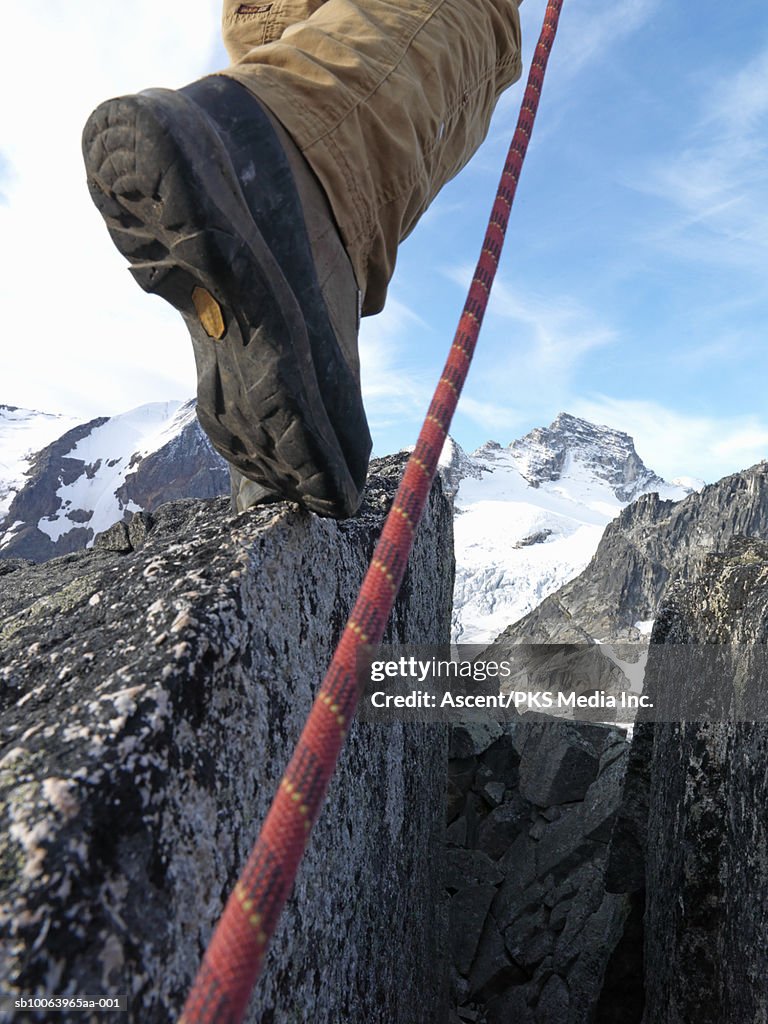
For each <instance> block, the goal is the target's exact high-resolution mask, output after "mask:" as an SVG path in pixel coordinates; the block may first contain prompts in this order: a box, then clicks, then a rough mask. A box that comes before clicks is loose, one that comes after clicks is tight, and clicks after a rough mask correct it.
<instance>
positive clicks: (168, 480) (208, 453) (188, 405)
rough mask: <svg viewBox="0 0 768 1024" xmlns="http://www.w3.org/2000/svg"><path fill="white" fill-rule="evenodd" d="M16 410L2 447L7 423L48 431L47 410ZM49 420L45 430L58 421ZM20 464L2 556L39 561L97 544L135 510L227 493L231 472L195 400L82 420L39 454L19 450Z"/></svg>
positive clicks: (2, 523)
mask: <svg viewBox="0 0 768 1024" xmlns="http://www.w3.org/2000/svg"><path fill="white" fill-rule="evenodd" d="M5 408H6V409H7V408H8V407H5ZM14 412H15V414H16V416H15V418H13V419H12V418H11V417H9V416H8V415H7V414H6V416H5V418H4V419H3V420H2V421H0V444H2V448H3V450H4V451H5V450H6V443H7V440H8V433H9V425H12V426H14V427H15V428H16V430H17V432H18V430H19V427H20V425H21V424H23V423H24V422H26V424H27V426H28V435H29V439H30V440H31V439H33V438H34V439H39V438H40V437H41V436H43V434H44V432H43V433H41V430H40V423H41V417H44V416H45V414H29V413H26V414H25V415H20V414H22V413H24V410H14ZM48 419H49V421H50V422H49V423H45V424H44V425H45V426H49V427H50V426H53V425H55V424H56V422H57V420H56V419H55V418H52V417H49V418H48ZM33 443H34V442H33ZM17 448H18V446H17ZM14 469H15V477H14V476H13V475H12V474H9V477H8V478H6V484H5V490H6V493H7V495H8V501H7V509H6V512H5V515H4V517H2V518H0V558H27V559H30V560H32V561H36V562H42V561H46V560H47V559H49V558H53V557H55V556H56V555H61V554H67V553H69V552H72V551H77V550H80V549H81V548H84V547H87V546H90V545H91V544H92V543H93V539H94V537H95V536H96V534H98V533H100V532H102V531H103V530H105V529H107V528H109V527H110V526H112V524H113V523H115V522H117V521H118V520H120V519H123V518H125V517H126V516H127V515H129V514H130V513H131V512H136V511H139V510H146V511H151V510H153V509H155V508H157V507H158V506H159V505H161V504H163V503H164V502H166V501H173V500H175V499H178V498H188V497H189V498H211V497H216V496H218V495H221V494H226V493H228V491H229V471H228V469H227V466H226V464H225V463H224V461H223V460H222V459H221V457H220V456H219V455H217V454H216V452H214V450H213V449H212V447H211V445H210V442H209V441H208V438H207V437H206V436H205V434H204V433H203V431H202V430H201V428H200V426H199V424H198V422H197V417H196V415H195V405H194V402H185V403H181V402H162V403H152V404H150V405H145V406H140V407H139V408H138V409H133V410H131V411H130V412H127V413H123V414H122V415H119V416H112V417H99V418H97V419H94V420H91V421H90V422H88V423H82V424H78V425H77V426H74V427H71V428H70V429H69V430H66V431H65V432H64V433H63V434H62V435H61V436H59V437H57V438H56V439H55V440H53V441H51V442H50V443H47V444H45V445H44V446H43V447H41V448H40V449H39V450H37V451H29V450H27V452H26V453H24V454H23V455H22V454H20V453H19V452H16V462H15V466H14ZM20 469H21V470H22V472H23V471H26V476H21V479H19V477H20V472H19V470H20Z"/></svg>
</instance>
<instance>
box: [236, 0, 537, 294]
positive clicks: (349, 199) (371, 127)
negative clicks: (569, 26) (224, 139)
mask: <svg viewBox="0 0 768 1024" xmlns="http://www.w3.org/2000/svg"><path fill="white" fill-rule="evenodd" d="M229 6H230V14H231V15H232V16H233V18H232V21H231V26H230V27H229V28H228V34H227V43H228V46H229V47H230V51H231V52H232V53H233V54H234V55H235V56H236V57H237V60H236V62H235V64H233V66H232V67H230V68H228V69H227V70H226V71H225V72H223V73H224V74H227V75H229V76H231V77H233V78H236V79H237V80H238V81H240V82H242V83H243V84H244V85H246V86H247V87H248V88H249V89H251V90H252V91H253V93H254V94H255V95H256V96H258V97H259V99H260V100H262V102H264V103H265V105H266V106H267V107H269V108H270V110H271V111H272V112H273V113H274V114H275V115H276V117H277V118H278V119H279V120H280V121H281V122H282V124H283V125H284V126H285V128H286V129H287V130H288V131H289V133H290V134H291V136H292V137H293V138H294V140H295V141H296V143H297V145H298V146H299V148H300V149H301V150H302V152H303V154H304V156H305V158H306V159H307V161H308V162H309V165H310V167H311V168H312V170H313V171H314V172H315V174H316V175H317V177H318V178H319V179H320V182H321V183H322V185H323V187H324V189H325V191H326V194H327V195H328V199H329V201H330V204H331V207H332V209H333V212H334V215H335V217H336V220H337V222H338V225H339V229H340V231H341V235H342V238H343V240H344V243H345V245H346V246H347V249H348V252H349V255H350V259H351V260H352V264H353V267H354V269H355V274H356V276H357V279H358V283H359V285H360V288H361V291H362V293H363V296H364V301H363V309H364V312H366V313H374V312H377V311H378V310H379V309H381V308H382V306H383V304H384V298H385V295H386V289H387V285H388V283H389V280H390V278H391V276H392V273H393V271H394V266H395V258H396V255H397V247H398V245H399V243H400V241H401V240H402V239H403V238H404V237H405V236H406V235H407V234H408V233H409V232H410V231H411V230H412V228H413V227H414V225H415V224H416V222H417V221H418V219H419V217H420V216H421V214H422V213H423V212H424V211H425V210H426V208H427V207H428V205H429V203H430V202H431V200H432V199H433V198H434V197H435V195H436V194H437V192H438V191H439V190H440V188H441V187H442V186H443V185H444V184H445V183H446V182H447V181H449V180H450V179H451V178H452V177H453V176H454V175H455V174H457V173H458V171H460V170H461V168H462V167H463V166H464V165H465V164H466V163H467V161H468V160H469V158H470V157H471V156H472V154H473V153H474V152H475V150H476V149H477V147H478V146H479V145H480V143H481V142H482V140H483V138H484V137H485V135H486V133H487V131H488V124H489V122H490V118H491V114H492V112H493V109H494V106H495V104H496V100H497V98H498V96H499V94H500V93H501V92H502V91H503V90H504V89H505V88H506V87H507V86H508V85H509V84H510V83H511V82H513V81H515V80H516V79H517V78H519V76H520V71H521V60H520V21H519V16H518V11H517V7H518V3H517V0H411V2H394V0H325V2H324V3H319V4H318V3H314V4H313V3H309V4H307V3H289V2H287V0H286V2H285V3H284V4H276V5H273V7H274V6H277V7H279V8H280V9H281V12H282V11H283V10H287V9H288V8H291V9H293V10H294V11H298V10H299V9H300V8H301V9H307V8H308V7H314V8H316V9H315V10H314V12H313V13H312V14H311V15H310V16H309V17H308V18H305V19H304V20H301V21H298V22H294V23H292V24H289V25H287V27H285V28H284V29H283V30H282V34H281V35H280V36H279V37H278V38H276V39H274V37H273V39H274V41H272V42H268V43H266V44H262V43H259V42H257V43H256V45H254V46H253V47H252V48H251V49H247V46H248V45H249V40H251V39H252V38H254V37H252V36H251V35H249V33H250V32H251V31H252V30H253V29H254V26H255V24H256V22H255V21H253V20H251V21H249V20H248V18H250V15H249V16H248V18H246V15H245V13H241V14H239V15H238V13H237V11H238V9H239V10H240V11H241V12H243V9H244V8H245V9H247V8H249V7H254V8H261V7H264V8H266V7H267V4H254V5H242V4H241V5H237V4H230V5H229ZM271 11H272V8H271V7H270V9H269V11H262V12H261V13H260V14H256V13H253V12H252V14H253V18H256V17H261V16H262V15H264V16H268V15H269V13H270V12H271ZM277 14H278V12H276V15H275V16H276V17H277ZM280 16H282V14H280ZM276 24H277V23H276ZM266 28H267V26H265V25H263V24H262V25H261V26H260V28H258V29H257V30H256V34H257V35H258V32H259V31H261V30H266ZM241 33H242V34H241Z"/></svg>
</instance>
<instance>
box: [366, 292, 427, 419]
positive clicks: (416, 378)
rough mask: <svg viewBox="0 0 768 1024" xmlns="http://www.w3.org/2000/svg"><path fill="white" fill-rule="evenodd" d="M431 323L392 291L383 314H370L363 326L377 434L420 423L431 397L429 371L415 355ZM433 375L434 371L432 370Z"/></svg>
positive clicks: (368, 388)
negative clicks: (416, 359) (426, 370)
mask: <svg viewBox="0 0 768 1024" xmlns="http://www.w3.org/2000/svg"><path fill="white" fill-rule="evenodd" d="M429 332H430V328H429V326H428V325H427V324H426V323H425V322H424V320H422V319H421V317H419V316H418V315H417V314H416V313H414V311H413V310H412V309H410V308H409V307H408V306H407V305H405V304H404V303H403V302H400V301H399V300H398V299H397V298H396V297H394V296H393V295H390V296H389V297H388V299H387V305H386V308H385V309H384V311H383V312H381V313H379V314H378V316H374V317H366V318H365V319H364V320H363V322H362V325H361V329H360V365H361V376H362V386H363V399H364V401H365V407H366V412H367V414H368V420H369V423H370V426H371V431H372V432H373V433H376V432H379V431H385V430H389V429H391V428H393V427H398V426H402V425H405V424H410V425H415V424H418V423H421V420H422V419H423V417H424V415H425V413H426V411H427V405H428V403H429V399H430V397H431V389H430V383H429V381H428V380H427V379H426V374H425V373H424V372H423V371H422V370H420V369H417V368H416V366H415V359H414V358H413V356H414V355H415V354H416V353H418V352H419V350H420V346H419V344H418V340H417V339H418V338H419V336H420V335H424V334H427V333H429ZM432 375H433V376H434V371H433V374H432Z"/></svg>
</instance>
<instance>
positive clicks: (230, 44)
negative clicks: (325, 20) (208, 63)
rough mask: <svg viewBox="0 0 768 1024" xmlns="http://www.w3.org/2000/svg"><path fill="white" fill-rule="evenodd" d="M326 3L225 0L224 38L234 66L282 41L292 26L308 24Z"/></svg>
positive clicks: (277, 0)
mask: <svg viewBox="0 0 768 1024" xmlns="http://www.w3.org/2000/svg"><path fill="white" fill-rule="evenodd" d="M322 3H325V0H272V3H259V2H255V3H245V4H244V3H241V2H240V0H224V10H223V12H222V16H221V35H222V38H223V39H224V45H225V46H226V48H227V53H228V54H229V58H230V60H231V61H232V63H233V64H236V63H237V62H238V61H239V60H242V59H243V57H244V56H245V55H246V53H248V51H249V50H252V49H253V48H254V46H263V45H264V43H271V42H272V41H273V40H275V39H279V38H280V36H281V35H282V34H283V32H284V31H285V30H286V29H287V28H288V26H289V25H295V24H296V22H298V21H306V19H307V18H308V17H309V16H310V14H314V12H315V11H316V10H317V8H318V7H319V6H320V4H322Z"/></svg>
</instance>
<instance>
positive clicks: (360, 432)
mask: <svg viewBox="0 0 768 1024" xmlns="http://www.w3.org/2000/svg"><path fill="white" fill-rule="evenodd" d="M83 154H84V158H85V164H86V169H87V172H88V186H89V188H90V191H91V196H92V197H93V200H94V202H95V204H96V206H97V207H98V209H99V212H100V213H101V214H102V216H103V217H104V219H105V221H106V223H107V227H108V229H109V233H110V235H111V236H112V240H113V241H114V243H115V245H116V246H117V248H118V249H119V250H120V252H122V254H123V255H124V256H125V257H126V258H127V259H128V260H129V261H130V263H131V268H130V269H131V273H132V274H133V276H134V277H135V278H136V280H137V281H138V283H139V284H140V285H141V287H142V288H143V289H144V290H145V291H147V292H154V293H156V294H158V295H162V297H163V298H164V299H166V300H167V301H168V302H170V303H171V305H172V306H174V307H175V308H176V309H177V310H178V311H179V312H180V313H181V315H182V317H183V318H184V321H185V323H186V325H187V327H188V329H189V333H190V335H191V337H192V345H193V348H194V353H195V362H196V364H197V415H198V418H199V420H200V423H201V425H202V426H203V429H204V430H205V431H206V433H207V434H208V436H209V438H210V439H211V442H212V444H213V446H214V448H216V450H217V451H218V452H219V453H220V454H221V455H223V457H224V458H225V459H226V460H227V462H229V463H230V466H231V468H232V477H233V500H235V502H236V505H237V508H238V510H242V509H243V508H244V507H246V506H248V505H250V504H253V503H256V502H263V501H277V500H281V499H283V498H289V499H292V500H294V501H298V502H299V503H300V504H302V505H304V506H305V507H306V508H309V509H311V510H312V511H314V512H317V513H318V514H319V515H322V516H333V517H335V518H343V517H345V516H350V515H352V514H353V513H354V512H355V511H356V510H357V508H358V506H359V504H360V499H361V495H362V489H363V485H364V483H365V477H366V472H367V468H368V458H369V455H370V449H371V441H370V435H369V433H368V425H367V422H366V418H365V412H364V410H363V403H362V397H361V393H360V373H359V363H358V356H357V329H358V325H359V292H358V289H357V286H356V283H355V278H354V274H353V271H352V266H351V264H350V262H349V258H348V256H347V254H346V251H345V249H344V246H343V244H342V242H341V239H340V237H339V234H338V230H337V228H336V224H335V222H334V220H333V216H332V214H331V211H330V207H329V205H328V202H327V199H326V197H325V195H324V193H323V191H322V189H321V187H320V185H319V183H318V181H317V179H316V178H315V177H314V175H313V173H312V171H311V170H310V168H309V166H308V165H307V163H306V161H305V160H304V158H303V157H302V155H301V153H300V152H299V150H298V148H297V147H296V146H295V144H294V143H293V141H292V140H291V138H290V136H289V135H288V134H287V133H286V132H285V130H284V129H283V128H282V126H281V125H280V124H279V123H278V122H277V121H276V120H275V119H274V118H273V117H272V115H271V114H269V113H268V112H267V111H266V110H265V109H264V107H262V105H261V104H260V103H259V102H258V100H256V99H255V98H254V97H253V96H252V95H251V93H250V92H248V90H247V89H246V88H245V87H244V86H242V85H240V84H239V83H238V82H236V81H234V80H232V79H229V78H226V77H224V76H214V77H211V78H206V79H202V80H201V81H199V82H195V83H194V84H192V85H190V86H187V87H186V88H184V89H181V90H179V91H176V92H174V91H170V90H165V89H151V90H148V91H147V92H142V93H138V94H137V95H134V96H124V97H120V98H118V99H114V100H108V101H107V102H106V103H103V104H102V105H101V106H100V107H98V108H97V109H96V110H95V111H94V113H93V114H92V115H91V117H90V118H89V120H88V123H87V124H86V126H85V131H84V133H83Z"/></svg>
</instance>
